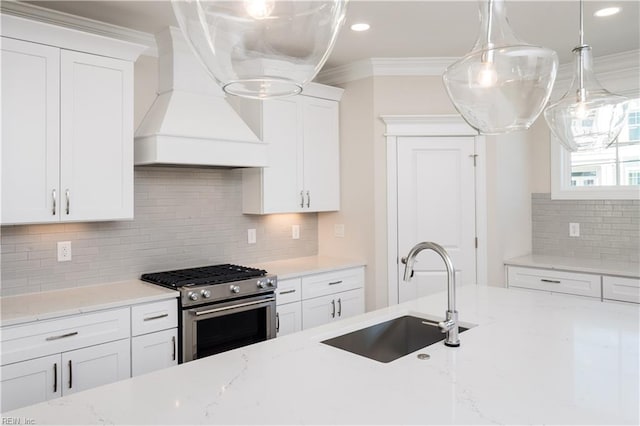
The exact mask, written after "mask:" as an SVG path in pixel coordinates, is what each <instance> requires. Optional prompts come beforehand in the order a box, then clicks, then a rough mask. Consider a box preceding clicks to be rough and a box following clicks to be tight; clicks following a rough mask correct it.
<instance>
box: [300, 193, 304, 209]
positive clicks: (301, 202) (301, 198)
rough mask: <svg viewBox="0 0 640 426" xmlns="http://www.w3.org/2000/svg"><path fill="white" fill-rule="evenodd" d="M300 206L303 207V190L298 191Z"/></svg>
mask: <svg viewBox="0 0 640 426" xmlns="http://www.w3.org/2000/svg"><path fill="white" fill-rule="evenodd" d="M300 207H304V191H300Z"/></svg>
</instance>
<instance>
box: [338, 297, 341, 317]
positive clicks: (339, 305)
mask: <svg viewBox="0 0 640 426" xmlns="http://www.w3.org/2000/svg"><path fill="white" fill-rule="evenodd" d="M338 316H339V317H341V316H342V300H341V299H338Z"/></svg>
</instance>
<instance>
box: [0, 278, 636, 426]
mask: <svg viewBox="0 0 640 426" xmlns="http://www.w3.org/2000/svg"><path fill="white" fill-rule="evenodd" d="M458 290H459V291H458V311H459V313H460V320H461V321H463V322H466V323H473V324H477V326H475V327H473V328H471V329H470V330H468V331H465V332H463V333H462V334H461V335H460V340H461V346H460V347H459V348H448V347H445V346H444V345H443V344H442V343H441V342H440V343H436V344H434V345H432V346H429V347H427V348H424V349H422V350H419V351H417V352H418V353H427V354H429V355H430V359H428V360H421V359H418V358H417V356H416V353H413V354H410V355H407V356H405V357H402V358H400V359H397V360H395V361H393V362H390V363H387V364H383V363H380V362H377V361H373V360H370V359H367V358H363V357H360V356H358V355H354V354H352V353H349V352H345V351H342V350H340V349H336V348H334V347H330V346H327V345H324V344H322V343H321V341H322V340H324V339H327V338H330V337H334V336H337V335H341V334H344V333H346V332H349V331H353V330H357V329H360V328H362V327H365V326H368V325H372V324H375V323H379V322H382V321H385V320H388V319H391V318H395V317H398V316H401V315H404V314H406V313H414V314H421V315H422V314H424V315H425V316H426V317H431V318H435V317H440V318H441V317H442V316H443V314H444V311H445V307H446V299H447V295H446V293H438V294H435V295H431V296H428V297H425V298H421V299H418V300H415V301H412V302H408V303H404V304H400V305H395V306H392V307H389V308H384V309H380V310H378V311H374V312H369V313H366V314H363V315H360V316H356V317H352V318H348V319H345V320H342V321H337V322H334V323H332V324H328V325H325V326H321V327H317V328H313V329H308V330H304V331H302V332H299V333H294V334H291V335H288V336H284V337H280V338H277V339H273V340H269V341H266V342H261V343H258V344H255V345H252V346H247V347H244V348H240V349H236V350H233V351H229V352H225V353H222V354H219V355H215V356H212V357H208V358H203V359H200V360H196V361H193V362H190V363H187V364H182V365H178V366H176V367H171V368H168V369H165V370H160V371H156V372H154V373H151V374H148V375H144V376H139V377H136V378H133V379H129V380H125V381H122V382H118V383H114V384H111V385H106V386H102V387H99V388H94V389H91V390H88V391H85V392H80V393H77V394H74V395H70V396H67V397H63V398H60V399H55V400H51V401H49V402H45V403H41V404H37V405H34V406H30V407H24V408H22V409H19V410H15V411H12V412H8V413H3V416H5V417H11V418H19V419H23V420H25V419H26V420H33V421H34V422H35V424H48V423H56V424H309V423H313V424H416V423H419V424H429V423H430V424H489V423H499V424H515V423H529V424H530V423H540V424H559V423H562V424H568V423H571V424H638V422H639V421H640V413H639V411H638V400H639V396H640V395H639V363H640V356H639V353H638V352H639V347H638V346H639V340H638V335H639V328H640V321H639V319H640V306H638V305H632V304H619V303H603V302H600V301H594V300H588V299H583V298H577V297H570V296H569V297H568V296H562V295H550V294H546V293H542V292H525V291H520V290H515V289H503V288H495V287H484V286H478V287H476V286H466V287H461V288H459V289H458ZM23 424H24V422H23Z"/></svg>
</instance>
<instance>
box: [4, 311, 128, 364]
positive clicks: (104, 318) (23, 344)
mask: <svg viewBox="0 0 640 426" xmlns="http://www.w3.org/2000/svg"><path fill="white" fill-rule="evenodd" d="M129 315H130V314H129V308H128V307H127V308H121V309H114V310H111V311H101V312H96V313H91V314H84V315H75V316H72V317H66V318H59V319H54V320H49V321H38V322H35V323H28V324H22V325H16V326H12V327H3V328H2V337H1V341H2V365H4V364H11V363H13V362H18V361H23V360H26V359H31V358H36V357H40V356H45V355H51V354H54V353H60V352H65V351H70V350H73V349H78V348H83V347H86V346H92V345H98V344H101V343H105V342H110V341H113V340H118V339H127V338H129V336H130V330H131V328H130V318H129Z"/></svg>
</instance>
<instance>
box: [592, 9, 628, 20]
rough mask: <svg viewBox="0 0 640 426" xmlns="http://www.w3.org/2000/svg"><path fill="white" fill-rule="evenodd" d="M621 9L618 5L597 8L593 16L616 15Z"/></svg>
mask: <svg viewBox="0 0 640 426" xmlns="http://www.w3.org/2000/svg"><path fill="white" fill-rule="evenodd" d="M620 10H621V9H620V8H619V7H618V6H615V7H605V8H604V9H599V10H596V12H595V13H594V14H593V16H598V17H600V18H602V17H603V16H611V15H615V14H616V13H619V12H620Z"/></svg>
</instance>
